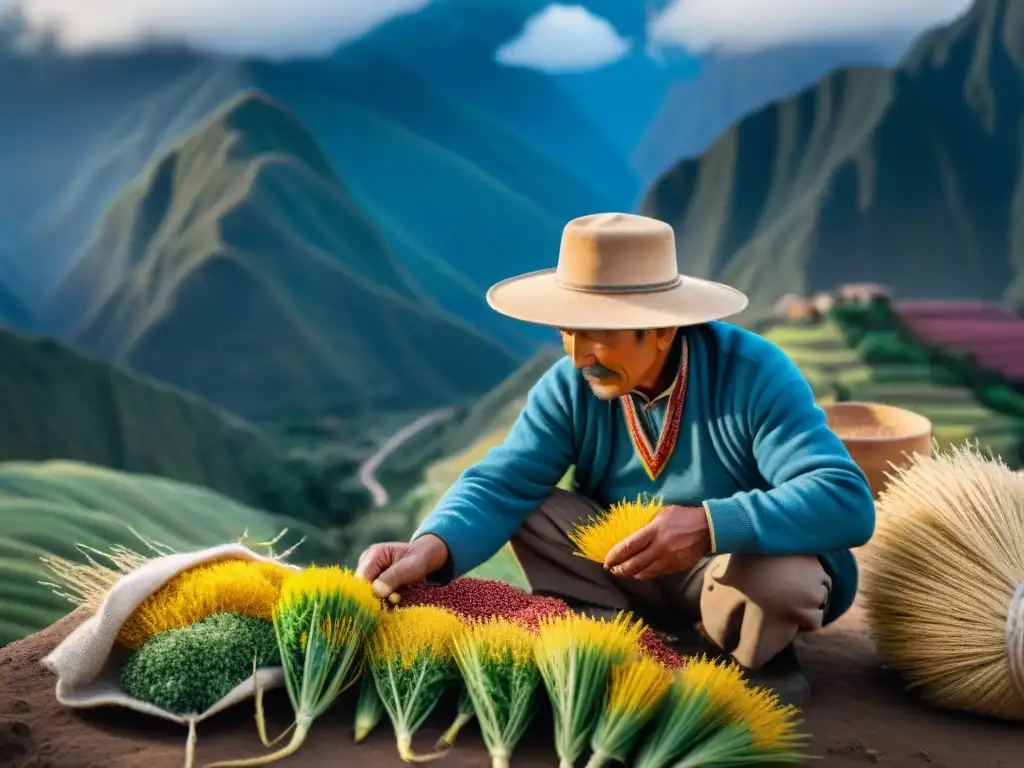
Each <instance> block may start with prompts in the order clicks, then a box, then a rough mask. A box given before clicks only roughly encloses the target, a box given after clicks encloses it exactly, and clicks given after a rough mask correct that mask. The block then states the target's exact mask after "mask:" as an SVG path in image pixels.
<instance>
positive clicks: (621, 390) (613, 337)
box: [561, 329, 671, 400]
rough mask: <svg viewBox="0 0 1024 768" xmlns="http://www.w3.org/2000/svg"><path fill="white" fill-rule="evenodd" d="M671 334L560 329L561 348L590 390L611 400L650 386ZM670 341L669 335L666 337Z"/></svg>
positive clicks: (657, 371) (658, 369)
mask: <svg viewBox="0 0 1024 768" xmlns="http://www.w3.org/2000/svg"><path fill="white" fill-rule="evenodd" d="M670 333H671V332H670V331H653V330H652V331H576V330H571V329H562V331H561V334H562V346H564V347H565V352H566V354H567V355H569V357H571V358H572V361H573V365H575V366H576V368H577V369H578V370H579V371H580V373H582V374H583V378H585V379H586V381H587V384H589V385H590V389H591V391H593V393H594V394H595V395H597V396H598V397H599V398H601V399H602V400H613V399H615V398H616V397H621V396H623V395H626V394H629V393H630V392H632V391H633V390H634V389H637V388H645V387H649V386H653V384H654V382H655V381H656V380H657V378H658V374H659V373H660V372H661V371H660V364H661V363H663V355H662V354H661V353H662V352H663V351H664V349H665V348H666V342H665V339H666V334H670ZM667 338H668V341H669V342H671V335H669V336H667ZM656 369H657V370H656Z"/></svg>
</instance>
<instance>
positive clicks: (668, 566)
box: [633, 557, 673, 581]
mask: <svg viewBox="0 0 1024 768" xmlns="http://www.w3.org/2000/svg"><path fill="white" fill-rule="evenodd" d="M672 571H673V569H672V563H671V561H670V560H668V559H667V558H663V557H662V558H658V559H657V560H655V561H654V562H653V563H651V564H650V565H648V566H647V567H646V568H644V569H643V570H641V571H638V572H637V573H636V574H635V575H634V576H633V578H634V579H636V580H637V581H650V580H651V579H658V578H661V577H662V576H666V575H667V574H669V573H672Z"/></svg>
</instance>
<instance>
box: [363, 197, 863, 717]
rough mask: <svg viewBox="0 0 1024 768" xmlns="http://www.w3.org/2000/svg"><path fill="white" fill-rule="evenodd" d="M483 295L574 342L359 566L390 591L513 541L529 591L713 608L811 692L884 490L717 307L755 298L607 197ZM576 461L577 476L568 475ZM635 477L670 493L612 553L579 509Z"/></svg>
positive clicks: (692, 618)
mask: <svg viewBox="0 0 1024 768" xmlns="http://www.w3.org/2000/svg"><path fill="white" fill-rule="evenodd" d="M487 299H488V302H489V303H490V305H491V306H492V307H493V308H494V309H496V310H497V311H499V312H501V313H503V314H505V315H509V316H511V317H514V318H517V319H519V320H524V321H527V322H531V323H539V324H542V325H548V326H553V327H555V328H558V329H560V331H561V335H562V342H563V344H564V346H565V350H566V352H567V354H568V356H567V357H566V358H564V359H563V360H561V361H560V362H558V363H556V364H555V365H554V366H552V368H551V369H550V370H549V371H548V372H547V373H546V374H545V375H544V376H543V378H541V380H540V381H539V382H538V383H537V384H536V385H535V386H534V388H533V389H532V390H531V392H530V394H529V397H528V399H527V402H526V406H525V407H524V409H523V411H522V413H521V414H520V415H519V417H518V419H517V421H516V422H515V425H514V426H513V427H512V430H511V432H510V433H509V435H508V438H507V439H506V441H505V443H504V444H503V445H501V446H499V447H497V448H495V449H493V450H491V451H490V452H489V453H488V454H487V455H486V456H485V457H484V458H483V459H482V460H481V461H479V462H478V463H477V464H475V465H474V466H472V467H469V468H468V469H467V470H466V471H465V472H464V473H463V474H462V476H461V477H460V478H459V480H458V481H457V482H456V483H455V484H454V485H453V486H452V487H451V489H450V490H449V491H448V492H447V493H446V494H445V496H444V497H443V498H442V499H441V500H440V502H438V505H437V507H436V508H435V509H434V510H433V512H432V513H431V514H430V515H429V516H428V517H427V518H426V520H425V521H424V522H423V524H422V525H421V526H420V528H419V530H418V531H417V532H416V533H415V535H414V536H413V539H412V541H411V543H408V544H406V543H387V544H377V545H375V546H373V547H370V548H369V549H368V550H367V551H366V552H364V553H363V555H362V557H361V558H360V564H359V570H360V572H361V573H362V574H363V575H364V576H365V577H366V578H368V579H370V580H372V581H375V586H376V588H377V591H378V593H379V594H381V596H382V597H383V596H384V595H386V594H389V593H390V592H391V591H392V590H396V589H399V588H400V587H402V586H403V585H405V584H408V583H410V582H412V581H416V580H419V579H422V578H425V577H429V578H430V579H431V580H432V581H436V582H441V583H443V582H445V581H447V580H449V579H452V578H455V577H457V576H460V575H462V574H465V573H467V572H469V571H470V570H472V569H473V568H475V567H476V566H478V565H480V564H481V563H483V562H484V561H486V560H487V559H489V558H490V557H491V556H492V555H494V554H495V553H496V552H497V551H498V550H499V549H500V548H501V547H502V546H503V545H504V544H505V543H506V542H509V541H511V544H512V548H513V551H514V552H515V555H516V557H517V558H518V560H519V563H520V564H521V566H522V568H523V570H524V572H525V574H526V578H527V579H528V581H529V583H530V586H531V587H532V589H533V591H534V592H537V593H542V594H547V595H551V596H555V597H561V598H563V599H565V600H566V601H567V602H569V603H570V604H571V605H574V607H577V608H585V609H590V610H592V611H594V612H597V613H601V610H600V609H602V608H603V609H609V610H621V609H631V610H633V611H635V612H636V613H638V614H639V615H641V616H648V617H649V616H652V615H658V616H669V617H671V618H673V619H675V620H676V621H678V622H679V624H678V625H677V626H683V625H684V624H685V623H686V622H690V623H692V622H696V621H698V620H699V621H700V622H701V623H702V625H703V629H704V633H705V635H706V637H707V639H709V640H711V641H712V642H713V643H714V644H715V645H716V646H718V647H719V648H720V649H722V650H724V651H725V652H727V653H730V654H732V656H733V657H734V658H735V660H736V661H737V662H738V663H739V664H741V665H743V666H744V667H747V668H748V669H751V670H760V673H757V672H754V673H752V675H751V676H752V677H754V678H755V679H759V682H762V683H763V684H767V685H773V686H775V687H776V688H777V689H779V692H780V694H782V695H783V697H784V698H787V699H789V700H790V701H794V700H800V699H802V698H803V697H804V696H805V695H806V692H807V688H806V681H805V680H804V678H803V676H802V674H801V673H800V669H799V665H798V663H797V660H796V656H795V654H794V652H793V649H792V644H793V640H794V639H795V638H796V636H797V634H798V633H800V632H807V631H813V630H817V629H820V628H821V627H822V626H823V625H826V624H828V623H830V622H831V621H833V620H835V619H836V618H837V617H839V616H840V615H842V614H843V613H844V612H845V611H846V610H848V609H849V607H850V605H851V604H852V602H853V599H854V595H855V593H856V591H857V565H856V562H855V560H854V557H853V555H852V553H851V552H850V551H849V550H850V548H851V547H857V546H860V545H862V544H864V543H865V542H867V541H868V539H869V538H870V537H871V535H872V533H873V530H874V523H875V511H874V503H873V500H872V497H871V492H870V491H869V489H868V485H867V481H866V479H865V477H864V475H863V473H862V472H861V471H860V469H859V468H858V467H857V466H856V465H855V464H854V463H853V461H852V460H851V459H850V456H849V454H848V453H847V451H846V448H845V447H844V446H843V444H842V442H840V440H839V438H837V437H836V435H835V434H834V433H833V432H832V431H831V430H830V429H829V428H828V427H827V425H826V423H825V415H824V413H823V412H822V410H821V409H820V408H818V407H817V406H816V405H815V403H814V397H813V395H812V393H811V389H810V387H809V386H808V384H807V382H806V380H805V379H804V378H803V376H802V375H801V374H800V372H799V371H798V370H797V368H796V366H795V365H794V364H793V363H792V361H790V360H789V358H788V357H787V356H786V355H785V353H783V352H782V351H781V350H780V349H779V348H778V347H776V346H775V345H774V344H772V343H771V342H769V341H767V340H765V339H763V338H761V337H759V336H757V335H755V334H753V333H749V332H747V331H745V330H742V329H740V328H738V327H736V326H732V325H728V324H725V323H721V322H717V321H718V320H721V319H722V318H724V317H727V316H730V315H733V314H735V313H737V312H740V311H741V310H743V309H744V308H745V307H746V305H747V299H746V297H745V296H744V295H743V294H741V293H739V292H738V291H735V290H733V289H731V288H729V287H726V286H724V285H720V284H717V283H712V282H707V281H704V280H698V279H695V278H690V277H686V276H683V275H680V274H679V273H678V268H677V265H676V252H675V243H674V237H673V232H672V228H671V227H670V226H668V225H667V224H664V223H662V222H659V221H656V220H653V219H648V218H645V217H641V216H633V215H627V214H597V215H593V216H585V217H583V218H580V219H575V220H573V221H571V222H569V224H568V225H567V226H566V228H565V231H564V233H563V237H562V247H561V253H560V255H559V259H558V267H557V269H553V270H544V271H542V272H536V273H532V274H527V275H523V276H521V277H515V278H512V279H510V280H505V281H503V282H501V283H498V284H497V285H495V286H494V287H493V288H491V290H490V291H489V292H488V295H487ZM571 466H575V490H574V492H571V493H570V492H567V491H563V490H560V489H558V488H556V485H557V484H558V482H559V481H560V480H561V478H562V477H563V475H564V474H565V472H566V471H567V470H568V469H569V468H570V467H571ZM638 494H644V495H648V496H652V497H653V496H661V497H662V498H663V500H664V502H665V504H670V505H671V506H668V507H667V508H665V509H664V510H663V511H662V512H661V513H660V514H659V515H658V516H657V517H656V518H655V520H654V522H652V523H651V524H650V525H648V526H647V527H646V528H644V529H643V530H641V531H640V532H639V533H637V534H635V535H634V536H632V537H631V538H629V539H627V540H625V541H623V542H622V543H621V544H619V545H618V546H617V547H615V548H614V549H613V550H612V551H611V552H610V553H609V555H608V558H607V560H606V561H605V563H604V566H603V567H602V566H601V565H600V564H598V563H594V562H591V561H589V560H585V559H584V558H582V557H578V556H576V555H574V554H573V552H574V547H573V545H572V543H571V542H570V540H569V538H568V536H567V533H568V531H569V530H571V529H572V527H573V525H574V524H575V523H576V522H578V521H579V520H580V519H581V518H586V517H588V516H591V515H594V514H597V513H599V512H600V511H601V510H602V509H604V508H607V507H608V506H609V505H610V504H612V503H614V502H617V501H620V500H623V499H628V500H633V499H636V498H637V496H638Z"/></svg>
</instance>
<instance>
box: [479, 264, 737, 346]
mask: <svg viewBox="0 0 1024 768" xmlns="http://www.w3.org/2000/svg"><path fill="white" fill-rule="evenodd" d="M487 303H488V304H489V305H490V306H491V308H492V309H494V310H495V311H496V312H500V313H501V314H503V315H506V316H507V317H511V318H514V319H516V320H522V321H523V322H527V323H534V324H536V325H547V326H551V327H552V328H572V329H574V330H581V331H585V330H609V331H612V330H640V329H644V328H674V327H678V326H685V325H699V324H701V323H710V322H712V321H713V320H721V319H723V318H726V317H730V316H731V315H736V314H739V313H740V312H742V311H743V310H744V309H746V307H747V304H748V299H747V297H746V295H744V294H743V293H742V292H740V291H737V290H736V289H735V288H730V287H729V286H728V285H723V284H722V283H715V282H712V281H710V280H701V279H700V278H696V277H686V276H681V277H680V281H679V283H678V284H677V285H676V286H675V287H673V288H670V289H668V290H664V291H657V292H651V293H620V294H615V293H593V292H585V291H576V290H571V289H568V288H563V287H561V286H560V285H559V284H558V282H557V281H556V280H555V270H554V269H545V270H541V271H540V272H530V273H529V274H525V275H520V276H518V277H513V278H509V279H508V280H503V281H501V282H500V283H497V284H496V285H494V286H492V287H491V289H490V290H489V291H488V292H487Z"/></svg>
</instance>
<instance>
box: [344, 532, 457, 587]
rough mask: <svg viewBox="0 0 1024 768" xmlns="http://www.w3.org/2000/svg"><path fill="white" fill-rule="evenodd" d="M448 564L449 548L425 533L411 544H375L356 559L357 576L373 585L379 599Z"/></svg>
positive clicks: (396, 542) (399, 542)
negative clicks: (357, 560)
mask: <svg viewBox="0 0 1024 768" xmlns="http://www.w3.org/2000/svg"><path fill="white" fill-rule="evenodd" d="M446 562H448V546H447V545H446V544H445V543H444V542H443V541H442V540H441V539H440V538H438V537H437V536H434V535H433V534H430V533H427V534H424V535H423V536H420V537H419V538H418V539H416V540H415V541H413V542H412V543H411V544H407V543H405V542H403V541H389V542H387V543H384V544H374V545H373V546H372V547H369V548H368V549H367V550H366V551H365V552H363V554H362V555H360V556H359V564H358V565H357V566H356V574H357V575H359V576H361V577H363V578H364V579H366V580H367V581H370V582H373V591H374V594H376V595H377V597H379V598H380V599H381V600H384V599H385V598H387V597H389V596H390V595H391V593H392V592H394V591H395V590H397V589H401V588H402V587H404V586H405V585H406V584H411V583H412V582H414V581H419V580H420V579H423V578H425V577H426V576H427V575H428V574H430V573H433V572H434V571H436V570H437V569H438V568H440V567H442V566H443V565H444V564H445V563H446Z"/></svg>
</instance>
